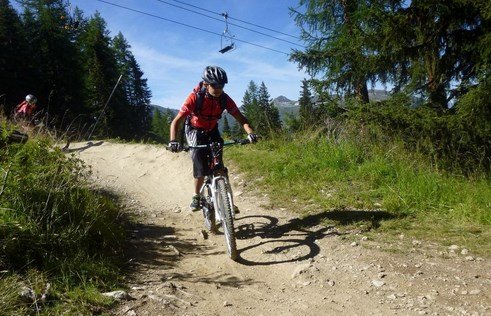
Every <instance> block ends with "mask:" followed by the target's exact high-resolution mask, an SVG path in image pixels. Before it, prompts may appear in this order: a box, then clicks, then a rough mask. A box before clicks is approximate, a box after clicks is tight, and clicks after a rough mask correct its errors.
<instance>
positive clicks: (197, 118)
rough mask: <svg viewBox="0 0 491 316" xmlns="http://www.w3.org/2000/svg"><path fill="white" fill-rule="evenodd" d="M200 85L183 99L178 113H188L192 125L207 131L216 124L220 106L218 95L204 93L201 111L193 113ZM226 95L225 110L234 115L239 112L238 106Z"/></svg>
mask: <svg viewBox="0 0 491 316" xmlns="http://www.w3.org/2000/svg"><path fill="white" fill-rule="evenodd" d="M199 89H200V87H199V86H198V87H196V88H194V90H193V92H192V93H190V94H189V96H188V97H187V98H186V100H185V101H184V104H183V105H182V106H181V109H180V110H179V113H181V114H182V115H183V116H188V115H190V116H191V118H190V124H191V126H193V127H196V128H200V129H204V130H205V131H207V132H209V131H211V130H212V129H213V128H215V126H217V124H218V120H219V118H220V115H221V114H222V107H221V101H220V97H214V96H212V95H210V94H209V93H206V94H205V96H204V99H203V105H202V107H201V111H200V113H199V115H196V114H195V113H194V110H195V108H196V100H197V95H196V93H197V91H199ZM226 96H227V104H226V107H225V108H226V110H227V112H228V113H229V114H230V115H232V116H233V115H235V114H237V113H239V108H238V107H237V105H236V104H235V102H234V100H232V98H230V97H229V96H228V95H226Z"/></svg>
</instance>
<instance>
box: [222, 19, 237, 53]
mask: <svg viewBox="0 0 491 316" xmlns="http://www.w3.org/2000/svg"><path fill="white" fill-rule="evenodd" d="M222 16H223V18H224V19H225V30H224V31H223V33H222V36H221V37H220V46H221V49H220V50H219V52H220V53H222V54H224V53H226V52H228V51H231V50H234V49H235V43H234V37H235V35H232V33H230V31H229V30H228V13H227V12H225V13H222Z"/></svg>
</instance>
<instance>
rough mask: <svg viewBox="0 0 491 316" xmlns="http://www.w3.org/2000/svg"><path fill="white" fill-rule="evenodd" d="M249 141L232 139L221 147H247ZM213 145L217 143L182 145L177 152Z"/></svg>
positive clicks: (168, 148) (167, 147) (167, 148)
mask: <svg viewBox="0 0 491 316" xmlns="http://www.w3.org/2000/svg"><path fill="white" fill-rule="evenodd" d="M250 143H251V141H250V140H249V139H247V138H246V139H234V140H230V141H226V142H224V143H223V146H230V145H247V144H250ZM214 144H219V143H218V142H212V143H209V144H203V145H196V146H187V145H184V146H183V148H181V149H180V150H179V151H189V150H190V149H200V148H201V149H203V148H211V147H212V146H213V145H214ZM165 149H166V150H170V147H169V146H166V147H165Z"/></svg>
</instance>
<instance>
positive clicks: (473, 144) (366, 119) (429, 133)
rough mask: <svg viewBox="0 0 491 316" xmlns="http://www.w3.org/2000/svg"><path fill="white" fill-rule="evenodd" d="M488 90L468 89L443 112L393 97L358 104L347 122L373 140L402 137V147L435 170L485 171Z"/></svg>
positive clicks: (490, 161)
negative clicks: (412, 152) (412, 104)
mask: <svg viewBox="0 0 491 316" xmlns="http://www.w3.org/2000/svg"><path fill="white" fill-rule="evenodd" d="M489 90H491V89H488V90H486V89H484V88H483V87H480V88H477V89H475V90H471V92H469V93H468V94H467V95H466V96H465V97H464V98H462V99H461V100H460V102H459V103H457V104H456V105H455V108H453V109H450V110H448V111H447V112H446V113H444V114H439V113H437V112H435V111H434V110H433V109H431V108H428V107H425V106H421V107H411V102H410V99H409V98H407V97H405V96H403V95H396V96H394V97H393V98H391V99H390V100H387V101H384V102H378V103H371V104H367V105H359V104H358V105H356V106H353V107H351V108H350V111H348V112H347V117H348V122H349V123H350V124H352V125H355V126H357V127H358V128H357V129H358V130H364V131H365V132H367V133H368V134H369V137H370V138H372V141H375V139H376V142H379V143H384V142H391V141H394V140H395V141H397V140H402V141H403V143H404V145H405V147H406V149H408V150H409V151H416V152H419V153H422V154H424V155H425V156H426V157H428V158H429V159H430V160H431V163H432V165H433V166H434V167H435V168H437V169H445V170H451V171H453V172H457V173H461V174H466V175H469V174H473V173H481V172H484V173H487V174H489V171H490V166H491V125H490V124H491V112H490V111H491V110H490V109H491V101H490V100H491V92H489Z"/></svg>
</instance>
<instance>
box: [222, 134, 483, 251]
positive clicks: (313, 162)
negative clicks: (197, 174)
mask: <svg viewBox="0 0 491 316" xmlns="http://www.w3.org/2000/svg"><path fill="white" fill-rule="evenodd" d="M226 157H228V158H231V159H232V160H233V161H234V163H235V164H237V165H238V167H239V168H240V169H241V170H242V171H245V172H246V173H247V174H248V175H249V176H248V178H249V180H250V181H253V182H254V183H255V184H256V186H257V187H258V188H260V190H261V191H262V192H263V193H266V192H267V193H268V195H269V198H270V200H271V205H272V206H274V207H275V208H286V209H289V210H294V211H296V212H298V213H299V216H305V215H306V214H312V213H320V212H326V211H331V212H332V211H339V210H350V209H356V210H362V211H366V215H367V216H368V217H369V216H370V213H369V212H373V211H383V212H387V213H388V214H390V216H387V217H386V218H383V219H381V220H380V222H379V223H378V225H377V227H373V226H372V225H368V226H369V229H372V230H374V231H376V232H377V233H386V234H400V233H404V234H406V235H413V236H414V237H415V238H427V239H431V240H437V241H440V242H441V243H443V244H448V243H452V242H453V243H459V244H461V245H464V246H467V247H469V248H471V249H473V250H474V251H476V252H478V253H481V254H484V255H490V254H491V251H490V245H491V238H490V237H491V236H490V233H489V231H491V183H490V181H489V179H487V178H486V177H485V176H478V175H476V176H474V177H462V176H458V175H452V174H450V173H448V172H444V171H441V170H438V169H437V168H435V167H433V166H430V164H429V163H428V161H427V160H425V159H424V157H423V156H421V155H418V153H414V152H407V151H406V150H405V149H404V146H403V144H402V143H397V142H393V143H391V144H389V145H387V144H385V145H384V146H381V145H378V144H370V143H369V142H367V141H364V140H363V139H351V138H349V137H344V138H342V137H339V138H328V137H322V136H321V137H313V136H312V135H309V134H299V135H295V136H294V137H291V136H290V137H284V138H281V137H278V138H277V139H275V140H268V141H264V142H262V143H258V144H256V145H255V146H249V147H247V148H246V147H240V148H233V149H231V150H229V151H227V153H226ZM326 217H329V216H326ZM326 223H329V224H337V225H338V226H342V225H340V223H339V222H337V223H336V221H333V220H332V219H331V220H329V221H326ZM350 223H351V224H350V225H349V227H348V226H345V228H346V229H352V228H353V226H354V227H362V228H364V229H367V223H365V220H364V219H363V218H359V219H357V221H355V222H354V223H353V221H351V222H350ZM340 228H342V227H340Z"/></svg>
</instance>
